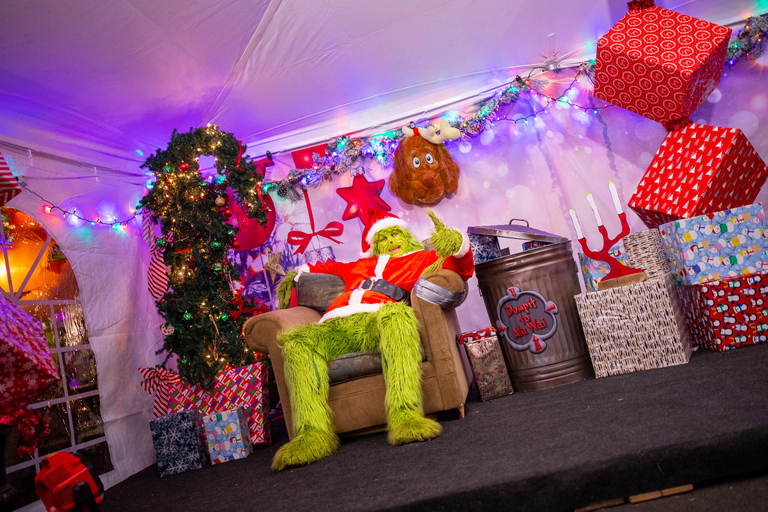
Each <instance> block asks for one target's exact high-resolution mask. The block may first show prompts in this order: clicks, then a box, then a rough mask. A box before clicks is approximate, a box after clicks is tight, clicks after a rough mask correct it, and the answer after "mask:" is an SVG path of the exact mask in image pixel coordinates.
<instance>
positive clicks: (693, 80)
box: [595, 7, 731, 124]
mask: <svg viewBox="0 0 768 512" xmlns="http://www.w3.org/2000/svg"><path fill="white" fill-rule="evenodd" d="M730 35H731V29H729V28H725V27H721V26H720V25H715V24H714V23H709V22H708V21H704V20H700V19H696V18H692V17H690V16H686V15H685V14H680V13H677V12H674V11H670V10H668V9H663V8H661V7H649V8H647V9H640V10H632V11H629V12H628V13H627V14H626V15H624V17H623V18H622V19H621V20H620V21H619V22H618V23H617V24H616V25H614V26H613V28H611V30H609V31H608V33H607V34H605V35H604V36H603V37H602V38H600V40H599V41H598V43H597V62H596V67H595V96H596V97H597V98H600V99H602V100H605V101H609V102H611V103H613V104H614V105H618V106H620V107H623V108H625V109H627V110H630V111H632V112H635V113H637V114H640V115H642V116H645V117H647V118H648V119H652V120H654V121H658V122H660V123H663V124H667V123H669V122H670V121H673V120H676V119H687V118H688V117H689V116H690V115H691V114H692V113H693V112H694V111H695V110H696V109H697V108H698V107H699V105H701V103H702V102H703V101H704V100H705V99H706V97H707V96H709V94H710V93H711V92H712V91H713V90H714V89H715V88H716V87H717V85H718V83H720V74H721V72H722V69H723V62H724V60H725V55H726V51H727V50H728V40H729V38H730Z"/></svg>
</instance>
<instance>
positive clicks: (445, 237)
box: [427, 210, 464, 258]
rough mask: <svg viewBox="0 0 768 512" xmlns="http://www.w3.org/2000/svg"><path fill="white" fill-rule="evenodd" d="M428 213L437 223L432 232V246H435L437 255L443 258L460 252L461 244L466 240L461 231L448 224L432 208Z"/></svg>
mask: <svg viewBox="0 0 768 512" xmlns="http://www.w3.org/2000/svg"><path fill="white" fill-rule="evenodd" d="M427 215H429V218H430V219H432V222H433V223H434V224H435V231H434V233H432V237H431V239H430V240H431V241H432V247H434V248H435V252H436V253H437V255H438V256H440V257H441V258H447V257H448V256H451V255H453V254H456V253H457V252H459V249H461V244H462V243H463V241H464V239H463V238H462V236H461V233H459V232H458V231H456V230H455V229H453V228H449V227H448V226H446V225H445V224H444V223H443V221H441V220H440V219H439V218H438V217H437V215H435V212H433V211H432V210H429V211H427Z"/></svg>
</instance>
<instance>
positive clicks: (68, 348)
mask: <svg viewBox="0 0 768 512" xmlns="http://www.w3.org/2000/svg"><path fill="white" fill-rule="evenodd" d="M22 213H24V212H22ZM25 215H27V214H26V213H25ZM29 217H30V218H32V220H35V219H34V218H33V217H31V216H29ZM35 222H37V221H36V220H35ZM38 224H39V223H38ZM53 242H54V240H53V238H52V237H51V235H50V234H48V232H47V231H46V240H45V243H44V244H43V246H42V248H41V249H40V253H39V254H38V255H37V257H36V258H35V261H34V263H33V264H32V266H31V267H30V269H29V271H28V272H27V275H26V276H25V278H24V280H23V281H22V283H21V286H20V287H19V288H18V290H15V291H14V288H13V279H12V278H11V267H10V262H9V260H8V247H7V244H6V240H5V230H3V229H0V246H2V249H3V259H4V260H5V272H6V276H7V278H8V279H7V284H8V292H10V293H7V292H6V291H5V290H4V289H2V288H0V295H2V296H3V297H5V298H6V299H8V300H9V301H11V303H13V304H15V305H17V306H48V308H49V313H50V319H51V328H52V329H53V334H54V339H55V341H56V346H55V347H52V348H50V351H51V354H59V357H58V359H59V372H60V375H61V377H60V379H59V381H60V382H61V384H62V387H63V389H64V396H62V397H59V398H52V399H50V400H45V401H42V402H36V403H34V404H30V405H29V406H28V407H27V408H28V409H31V410H36V409H42V408H45V407H49V406H51V405H57V404H61V403H64V404H66V407H67V420H68V422H69V441H70V446H68V447H66V448H62V449H60V450H57V451H60V452H69V453H72V452H75V451H78V450H81V449H83V448H88V447H90V446H94V445H97V444H100V443H105V442H106V441H107V438H106V436H104V435H102V436H100V437H97V438H96V439H91V440H88V441H85V442H82V443H79V444H78V443H76V438H75V428H74V421H73V419H72V406H71V404H72V402H73V401H75V400H79V399H81V398H87V397H91V396H98V394H99V390H98V387H97V389H94V390H91V391H86V392H84V393H77V394H70V393H69V386H68V384H67V374H66V371H65V366H64V359H65V357H64V356H65V354H66V353H67V352H72V351H75V350H85V349H87V350H92V348H91V345H90V344H87V345H62V343H61V340H59V325H58V321H57V320H56V312H55V309H54V307H55V306H63V305H71V304H75V305H81V302H80V300H79V299H78V300H72V299H62V300H21V294H22V293H23V292H24V288H25V287H26V285H27V283H28V282H29V280H30V278H31V277H32V275H33V274H34V272H35V270H36V269H37V267H38V265H39V263H40V260H42V258H43V255H44V254H45V252H46V250H47V249H48V247H49V246H50V245H51V244H52V243H53ZM78 288H79V286H78ZM99 409H101V408H99ZM99 415H101V414H99ZM102 421H103V420H102ZM107 449H109V445H107ZM48 455H50V454H46V455H42V456H41V455H40V453H39V451H38V449H37V448H35V453H34V456H33V457H32V459H31V460H27V461H24V462H20V463H18V464H14V465H13V466H9V467H7V468H6V470H5V473H6V475H10V474H11V473H15V472H16V471H19V470H21V469H24V468H28V467H30V466H35V471H36V472H38V471H40V462H41V461H42V460H43V459H45V458H46V457H48ZM108 473H109V472H107V473H103V474H108Z"/></svg>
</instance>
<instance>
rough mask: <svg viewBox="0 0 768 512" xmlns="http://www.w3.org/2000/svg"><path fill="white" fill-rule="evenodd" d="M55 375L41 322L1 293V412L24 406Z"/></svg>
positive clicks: (52, 380)
mask: <svg viewBox="0 0 768 512" xmlns="http://www.w3.org/2000/svg"><path fill="white" fill-rule="evenodd" d="M58 378H59V374H58V372H57V371H56V365H55V364H54V362H53V359H52V358H51V353H50V352H49V350H48V342H47V341H46V339H45V334H44V333H43V328H42V325H41V324H40V322H39V321H38V320H35V319H34V318H33V317H32V316H31V315H29V314H28V313H26V312H25V311H23V310H22V309H21V308H19V307H18V306H16V305H14V304H12V303H11V302H10V301H9V300H8V299H6V298H4V297H2V296H0V391H1V392H0V416H6V415H11V414H13V413H15V412H16V411H18V410H19V409H23V408H24V407H26V406H27V405H29V404H30V403H31V402H32V401H33V400H34V399H35V398H37V396H38V395H40V393H42V392H43V391H45V390H46V389H47V388H48V386H50V385H51V384H52V383H53V382H55V381H56V380H58Z"/></svg>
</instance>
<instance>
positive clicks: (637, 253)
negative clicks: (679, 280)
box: [622, 229, 669, 279]
mask: <svg viewBox="0 0 768 512" xmlns="http://www.w3.org/2000/svg"><path fill="white" fill-rule="evenodd" d="M622 242H623V243H624V247H625V248H626V253H627V260H628V262H629V265H630V266H632V267H637V268H642V269H643V270H644V271H645V275H646V276H648V277H649V278H651V279H654V278H657V277H664V276H666V274H667V273H669V265H668V263H667V256H666V252H665V250H664V243H663V242H662V240H661V233H660V232H659V230H658V229H646V230H645V231H638V232H637V233H630V234H629V235H627V236H625V237H624V238H623V239H622Z"/></svg>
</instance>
